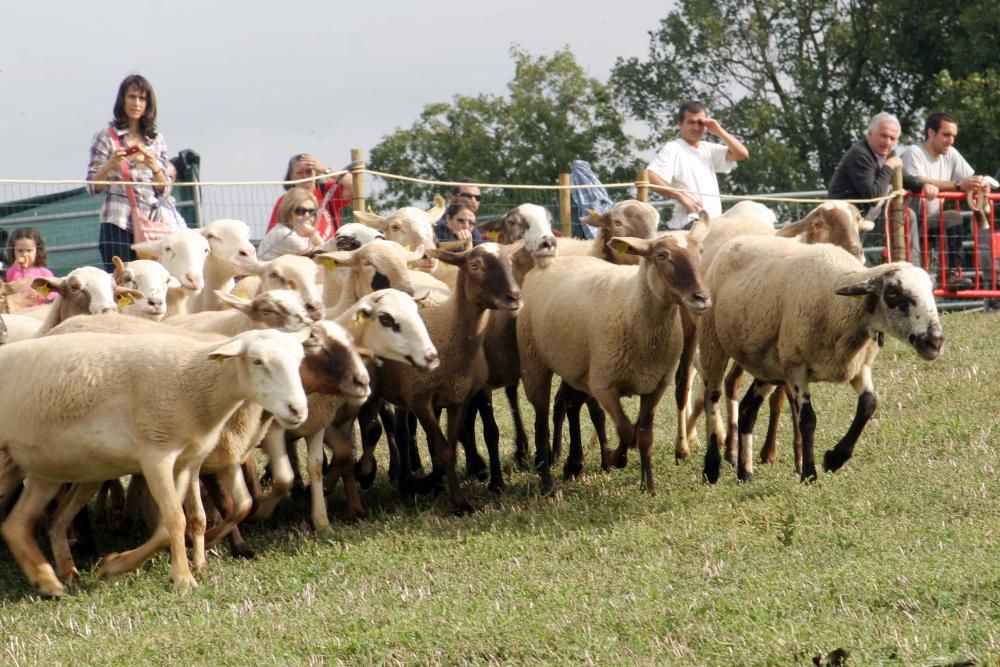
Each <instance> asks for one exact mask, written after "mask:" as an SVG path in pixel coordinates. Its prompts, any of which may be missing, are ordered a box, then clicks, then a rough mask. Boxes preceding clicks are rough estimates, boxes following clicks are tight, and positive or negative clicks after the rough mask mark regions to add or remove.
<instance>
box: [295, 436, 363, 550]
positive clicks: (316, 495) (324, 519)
mask: <svg viewBox="0 0 1000 667" xmlns="http://www.w3.org/2000/svg"><path fill="white" fill-rule="evenodd" d="M323 433H324V431H323V430H320V431H316V432H315V433H313V434H312V435H309V436H308V437H306V445H307V452H308V457H309V458H308V461H307V463H306V466H307V470H308V471H309V496H310V498H311V501H312V502H311V507H312V524H313V530H314V531H315V532H316V533H317V534H325V533H330V532H331V531H330V517H329V516H328V515H327V513H326V496H325V495H323V454H324V452H323ZM353 463H354V461H353V460H352V461H351V464H352V465H353ZM332 470H333V468H331V472H332Z"/></svg>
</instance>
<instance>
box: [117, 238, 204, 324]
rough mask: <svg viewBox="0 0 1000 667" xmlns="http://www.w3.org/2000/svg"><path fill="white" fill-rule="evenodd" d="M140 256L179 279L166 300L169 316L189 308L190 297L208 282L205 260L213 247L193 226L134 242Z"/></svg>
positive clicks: (134, 248)
mask: <svg viewBox="0 0 1000 667" xmlns="http://www.w3.org/2000/svg"><path fill="white" fill-rule="evenodd" d="M132 249H133V250H135V252H136V255H138V256H139V258H140V259H152V260H154V261H157V262H159V263H160V264H162V265H163V266H165V267H166V269H167V271H169V272H170V275H172V276H173V277H175V278H177V280H179V281H180V283H181V286H180V288H179V289H172V290H171V291H170V296H169V297H168V302H167V317H170V316H172V315H176V314H178V313H186V312H188V310H189V300H190V299H191V298H192V297H194V296H196V295H197V294H198V292H199V291H200V290H201V289H202V288H203V287H204V286H205V261H206V259H207V258H208V255H209V253H210V252H211V248H210V246H209V244H208V239H206V238H205V237H204V236H202V234H201V233H199V232H198V231H196V230H194V229H181V230H178V231H176V232H173V233H171V234H168V235H167V236H164V237H163V238H162V239H158V240H156V241H146V242H145V243H136V244H133V246H132Z"/></svg>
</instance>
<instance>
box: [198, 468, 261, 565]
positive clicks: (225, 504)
mask: <svg viewBox="0 0 1000 667" xmlns="http://www.w3.org/2000/svg"><path fill="white" fill-rule="evenodd" d="M212 477H213V478H214V479H213V481H212V483H211V485H210V486H208V485H207V486H208V488H209V495H210V496H212V497H213V499H216V500H215V502H216V507H218V508H219V510H220V511H221V513H222V521H221V522H219V523H218V524H216V525H215V526H212V529H211V530H209V531H208V532H206V533H205V546H207V547H214V546H215V545H216V544H218V543H219V542H221V541H222V539H223V538H225V537H227V536H229V535H230V534H231V533H232V532H233V531H235V530H236V527H237V526H238V525H239V524H240V522H241V521H243V520H244V519H246V518H247V516H248V515H249V514H250V511H251V509H252V508H253V499H252V498H251V496H250V491H249V490H248V489H247V486H246V481H245V480H244V478H243V468H242V466H237V465H229V466H226V467H224V468H223V469H222V470H219V471H218V472H216V473H215V475H213V476H212ZM239 542H242V538H240V540H239ZM237 544H238V543H237ZM237 544H231V546H232V547H233V551H234V554H233V555H236V556H241V557H244V558H246V557H248V556H247V555H246V554H247V551H248V550H247V549H246V548H245V547H246V545H245V544H243V545H242V546H243V547H244V549H242V550H241V549H238V548H237Z"/></svg>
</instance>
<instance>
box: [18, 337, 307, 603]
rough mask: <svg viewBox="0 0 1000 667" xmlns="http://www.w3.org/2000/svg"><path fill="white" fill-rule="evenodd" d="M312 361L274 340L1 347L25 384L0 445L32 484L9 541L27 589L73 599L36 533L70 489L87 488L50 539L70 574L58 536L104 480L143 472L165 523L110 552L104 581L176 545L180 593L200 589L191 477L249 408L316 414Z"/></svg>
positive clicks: (76, 340)
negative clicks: (187, 545) (187, 515)
mask: <svg viewBox="0 0 1000 667" xmlns="http://www.w3.org/2000/svg"><path fill="white" fill-rule="evenodd" d="M302 357H303V352H302V346H301V344H300V343H299V341H298V339H296V338H295V337H294V336H293V335H291V334H285V333H280V332H276V331H253V332H248V333H245V334H241V335H240V336H238V337H235V338H233V339H231V340H229V341H227V342H224V343H222V344H221V345H220V344H218V343H197V342H194V341H192V340H191V338H190V337H187V336H173V335H144V336H138V335H136V336H117V335H114V334H95V333H78V334H71V335H67V336H62V337H43V338H37V339H33V340H28V341H22V342H20V343H17V344H16V345H10V346H4V347H2V348H0V372H2V373H3V374H4V375H5V376H7V377H18V378H20V381H19V385H18V391H17V392H4V393H2V394H0V443H2V447H3V449H4V450H5V452H6V453H7V455H9V456H10V458H11V460H13V462H14V463H15V464H16V465H17V466H18V467H19V468H20V469H21V470H22V471H23V472H24V474H25V476H26V482H27V483H26V485H25V491H24V492H23V493H22V495H21V497H20V498H19V499H18V501H17V503H16V504H15V505H14V508H13V509H12V510H11V512H10V514H9V515H8V517H7V519H6V520H5V521H4V522H3V524H2V526H0V533H2V534H3V537H4V539H5V540H6V542H7V545H8V547H9V548H10V551H11V553H12V554H13V556H14V558H15V559H16V560H17V562H18V564H19V565H20V566H21V568H22V569H23V570H24V572H25V574H26V576H27V577H28V579H29V581H30V582H31V583H32V584H33V585H34V586H36V587H37V588H38V590H39V591H40V592H41V593H42V594H44V595H63V594H64V593H65V588H64V587H63V585H62V583H60V581H59V579H58V578H57V577H56V574H55V571H54V570H53V568H52V566H51V565H50V564H49V563H48V562H46V561H45V558H44V556H43V555H42V553H41V551H40V550H39V548H38V545H37V544H36V542H35V538H34V536H33V531H34V526H35V523H36V521H37V520H38V517H39V516H40V515H41V513H42V511H44V509H45V507H46V505H47V504H48V503H49V502H50V501H51V500H52V498H54V497H55V495H56V493H57V492H58V491H59V488H60V486H61V485H62V484H63V483H66V482H69V483H74V484H76V485H77V487H76V490H75V491H74V493H72V494H70V495H69V496H67V497H66V498H64V499H63V501H62V502H61V504H60V507H59V509H58V510H57V513H56V517H55V518H54V520H53V523H52V525H51V527H50V534H51V535H52V536H53V555H54V557H55V559H56V563H57V565H65V564H70V565H71V564H72V557H71V556H70V554H69V553H68V549H66V550H65V551H64V550H63V549H65V547H66V546H67V545H66V543H65V542H60V540H59V538H58V536H59V535H60V533H61V534H62V535H63V536H65V531H66V527H67V525H68V522H69V520H70V519H71V518H72V517H73V516H75V514H76V512H77V511H78V510H79V509H80V507H82V506H83V505H84V504H86V502H87V500H89V498H90V497H91V496H92V495H93V493H94V492H95V491H96V490H97V488H99V487H100V485H101V483H102V482H103V481H104V480H106V479H112V478H115V477H120V476H122V475H127V474H131V473H138V472H141V473H142V474H143V475H144V477H145V478H146V481H147V484H148V485H149V488H150V491H151V494H152V496H153V498H154V499H155V500H156V503H157V506H158V507H159V509H160V513H161V516H162V521H161V522H160V524H159V525H158V527H157V529H156V530H155V532H154V533H153V535H152V537H150V539H149V540H148V541H147V542H146V543H145V544H143V545H142V546H140V547H138V548H137V549H133V550H131V551H128V552H125V553H121V554H110V555H108V556H107V557H106V558H105V559H104V562H103V564H102V565H101V568H100V569H99V571H98V576H104V575H108V574H117V573H120V572H125V571H130V570H134V569H135V568H137V567H139V566H140V565H141V564H142V563H143V562H144V561H145V560H146V559H147V558H148V557H149V556H150V555H151V554H153V553H155V552H156V551H158V550H159V549H161V548H162V547H163V546H165V545H167V544H168V543H169V545H170V550H171V579H172V580H173V582H174V587H175V588H176V589H186V588H191V587H194V586H196V585H197V584H196V582H195V580H194V578H193V577H192V576H191V570H190V567H189V565H188V560H187V554H186V553H185V549H184V527H185V520H184V513H183V511H182V509H181V499H182V498H184V496H185V493H186V492H187V489H188V484H189V482H190V478H191V475H192V474H193V473H195V472H196V471H197V468H198V466H199V465H200V464H201V461H202V460H203V459H204V458H205V456H206V455H207V454H208V452H209V451H211V448H212V447H214V446H215V443H216V442H217V440H218V436H219V432H220V431H221V430H222V428H223V426H224V425H225V423H226V420H227V419H229V417H230V416H231V415H232V413H233V411H234V410H236V409H237V408H238V407H239V406H240V404H242V403H243V402H244V401H246V400H253V401H255V402H258V403H260V404H261V405H262V406H263V407H264V408H266V409H267V410H270V411H271V412H272V413H273V414H274V415H275V417H276V418H277V419H279V420H281V421H283V422H285V423H287V424H288V425H289V426H295V425H297V424H299V423H301V422H302V421H303V420H304V419H305V418H306V417H307V414H306V398H305V393H304V391H303V389H302V383H301V381H300V380H299V375H298V370H299V363H300V362H301V360H302ZM220 362H221V363H220ZM139 367H141V369H142V372H137V368H139ZM151 378H155V379H156V380H155V381H151ZM26 405H27V406H31V409H30V410H26V409H25V406H26ZM61 569H62V568H61Z"/></svg>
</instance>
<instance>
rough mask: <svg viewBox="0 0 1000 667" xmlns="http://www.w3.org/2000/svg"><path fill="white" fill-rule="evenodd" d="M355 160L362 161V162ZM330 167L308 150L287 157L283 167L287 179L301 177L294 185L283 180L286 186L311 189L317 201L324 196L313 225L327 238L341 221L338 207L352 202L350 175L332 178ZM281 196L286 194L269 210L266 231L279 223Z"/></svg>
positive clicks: (287, 188)
mask: <svg viewBox="0 0 1000 667" xmlns="http://www.w3.org/2000/svg"><path fill="white" fill-rule="evenodd" d="M356 164H357V165H361V166H363V165H364V163H361V162H358V163H356ZM356 164H355V163H351V164H349V165H347V169H350V168H352V167H354V166H356ZM331 171H332V170H331V169H329V168H328V167H327V166H326V165H325V164H323V163H322V162H320V161H319V160H318V159H317V158H315V157H313V156H312V155H309V154H308V153H299V154H297V155H293V156H292V158H291V159H290V160H289V161H288V169H286V170H285V180H286V181H301V182H300V183H295V184H294V185H292V184H286V185H285V186H284V187H285V190H289V191H291V190H294V189H297V188H302V189H304V190H309V191H310V192H312V193H313V196H314V197H316V201H318V202H322V201H323V200H324V199H325V200H326V206H324V207H323V210H322V211H320V214H319V216H318V217H317V218H316V229H317V231H319V234H320V236H322V237H323V240H324V241H326V240H328V239H330V238H331V237H332V236H333V234H334V232H336V231H337V229H339V228H340V225H341V224H342V219H341V209H343V208H345V207H348V206H350V205H351V197H352V196H353V195H354V191H353V189H352V187H351V175H350V174H341V175H340V176H338V177H337V178H333V177H332V176H328V174H330V172H331ZM303 179H309V180H303ZM328 195H329V196H328ZM284 198H285V196H284V195H282V196H281V197H280V198H279V199H278V201H277V202H276V203H275V205H274V210H273V211H272V212H271V220H270V221H269V222H268V223H267V231H271V229H272V228H273V227H274V226H275V225H276V224H277V223H278V209H280V208H281V203H282V201H284Z"/></svg>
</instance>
